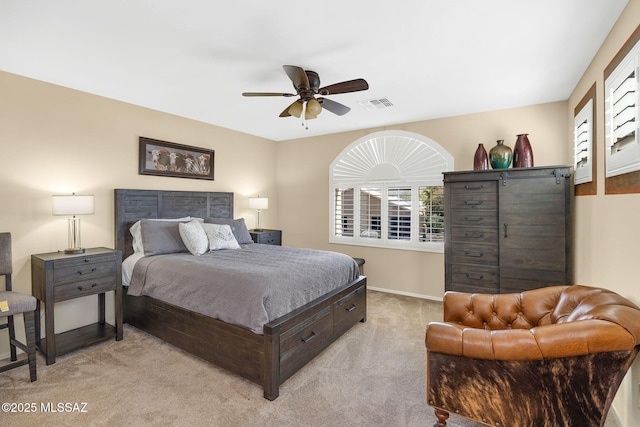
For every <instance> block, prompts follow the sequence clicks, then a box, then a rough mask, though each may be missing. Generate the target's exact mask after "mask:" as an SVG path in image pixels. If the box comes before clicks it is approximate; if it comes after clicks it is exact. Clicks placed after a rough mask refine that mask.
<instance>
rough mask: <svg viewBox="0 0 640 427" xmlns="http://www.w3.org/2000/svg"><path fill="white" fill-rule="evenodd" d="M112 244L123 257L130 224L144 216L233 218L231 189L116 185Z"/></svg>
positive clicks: (126, 252) (128, 250) (129, 247)
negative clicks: (166, 188) (223, 190)
mask: <svg viewBox="0 0 640 427" xmlns="http://www.w3.org/2000/svg"><path fill="white" fill-rule="evenodd" d="M114 193H115V194H114V196H115V244H116V249H118V250H121V251H122V259H125V258H126V257H128V256H129V255H131V254H132V253H133V249H132V245H131V240H132V237H131V233H129V227H130V226H131V224H132V223H133V222H135V221H137V220H139V219H143V218H180V217H184V216H193V217H198V218H207V217H216V218H233V193H226V192H207V191H163V190H128V189H115V190H114Z"/></svg>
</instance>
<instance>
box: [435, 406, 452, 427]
mask: <svg viewBox="0 0 640 427" xmlns="http://www.w3.org/2000/svg"><path fill="white" fill-rule="evenodd" d="M434 412H435V414H436V418H437V419H438V423H437V424H435V425H434V426H433V427H447V419H448V418H449V413H448V412H447V411H444V410H442V409H438V408H436V409H435V411H434Z"/></svg>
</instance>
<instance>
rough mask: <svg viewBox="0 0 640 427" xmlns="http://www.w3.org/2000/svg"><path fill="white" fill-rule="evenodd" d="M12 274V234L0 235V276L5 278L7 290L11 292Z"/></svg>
mask: <svg viewBox="0 0 640 427" xmlns="http://www.w3.org/2000/svg"><path fill="white" fill-rule="evenodd" d="M11 273H13V267H12V258H11V233H7V232H4V233H0V276H2V275H4V276H5V279H4V280H5V290H7V291H10V290H11Z"/></svg>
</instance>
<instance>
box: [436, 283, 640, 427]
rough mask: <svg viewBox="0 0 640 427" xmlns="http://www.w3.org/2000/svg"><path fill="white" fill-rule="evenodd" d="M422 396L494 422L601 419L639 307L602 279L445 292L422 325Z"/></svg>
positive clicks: (523, 426) (638, 332)
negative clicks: (438, 316)
mask: <svg viewBox="0 0 640 427" xmlns="http://www.w3.org/2000/svg"><path fill="white" fill-rule="evenodd" d="M426 347H427V403H428V404H429V405H431V406H433V407H434V408H435V414H436V418H437V419H438V424H437V425H438V426H440V427H443V426H446V420H447V418H448V417H449V413H454V414H457V415H460V416H463V417H466V418H470V419H472V420H474V421H477V422H480V423H483V424H487V425H492V426H501V427H506V426H509V427H530V426H536V427H543V426H544V427H556V426H565V427H586V426H590V427H591V426H593V427H595V426H600V427H602V426H603V425H604V423H605V420H606V416H607V412H608V411H609V408H610V406H611V402H612V401H613V398H614V396H615V394H616V391H617V390H618V387H619V386H620V383H621V382H622V379H623V378H624V376H625V374H626V372H627V370H628V369H629V367H630V366H631V364H632V363H633V361H634V359H635V358H636V355H637V354H638V350H639V349H640V308H638V307H637V306H636V305H635V304H633V303H632V302H630V301H629V300H627V299H625V298H623V297H622V296H620V295H618V294H616V293H614V292H611V291H609V290H607V289H602V288H593V287H588V286H577V285H574V286H550V287H546V288H540V289H534V290H530V291H525V292H521V293H512V294H495V295H492V294H468V293H461V292H447V293H446V294H445V297H444V322H432V323H430V324H429V325H428V327H427V334H426Z"/></svg>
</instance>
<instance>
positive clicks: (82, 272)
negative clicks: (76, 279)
mask: <svg viewBox="0 0 640 427" xmlns="http://www.w3.org/2000/svg"><path fill="white" fill-rule="evenodd" d="M96 270H97V269H96V268H95V267H93V268H92V269H91V271H90V273H94V272H95V271H96ZM78 274H84V271H82V270H78Z"/></svg>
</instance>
